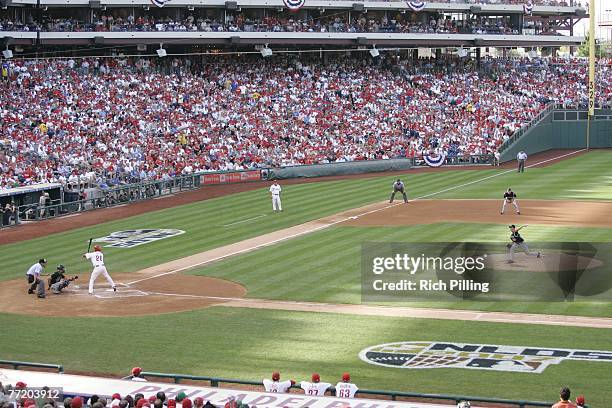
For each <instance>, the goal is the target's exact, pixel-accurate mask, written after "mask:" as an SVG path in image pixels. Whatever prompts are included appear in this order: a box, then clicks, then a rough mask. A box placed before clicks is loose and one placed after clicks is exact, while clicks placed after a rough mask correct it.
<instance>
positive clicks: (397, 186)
mask: <svg viewBox="0 0 612 408" xmlns="http://www.w3.org/2000/svg"><path fill="white" fill-rule="evenodd" d="M397 192H400V193H402V196H403V197H404V203H407V202H408V195H407V194H406V189H405V187H404V183H403V182H402V180H400V179H397V181H396V182H395V183H393V192H392V193H391V198H390V199H389V203H392V202H393V199H394V198H395V193H397Z"/></svg>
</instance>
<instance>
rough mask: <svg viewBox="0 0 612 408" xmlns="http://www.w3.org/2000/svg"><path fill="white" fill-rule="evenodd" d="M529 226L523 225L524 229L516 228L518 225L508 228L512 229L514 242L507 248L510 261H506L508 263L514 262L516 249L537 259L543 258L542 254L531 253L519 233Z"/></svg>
mask: <svg viewBox="0 0 612 408" xmlns="http://www.w3.org/2000/svg"><path fill="white" fill-rule="evenodd" d="M528 226H529V225H523V226H522V227H518V228H516V225H514V224H513V225H510V226H508V228H510V241H512V243H510V244H508V245H507V246H506V247H507V248H508V259H507V260H506V262H508V263H513V262H514V251H515V250H516V248H521V249H522V250H523V251H524V252H525V253H526V254H527V255H528V256H535V257H537V258H539V257H541V256H542V254H541V253H540V252H530V251H529V247H528V246H527V243H526V242H525V240H524V239H523V237H521V234H520V233H519V231H520V230H522V229H523V228H525V227H528Z"/></svg>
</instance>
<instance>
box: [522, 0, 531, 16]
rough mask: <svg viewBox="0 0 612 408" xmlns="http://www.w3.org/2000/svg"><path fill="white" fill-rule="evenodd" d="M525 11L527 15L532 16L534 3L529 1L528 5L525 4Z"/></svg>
mask: <svg viewBox="0 0 612 408" xmlns="http://www.w3.org/2000/svg"><path fill="white" fill-rule="evenodd" d="M523 11H524V12H525V14H527V15H529V16H530V15H531V12H532V11H533V3H532V2H531V1H528V2H527V3H525V4H523Z"/></svg>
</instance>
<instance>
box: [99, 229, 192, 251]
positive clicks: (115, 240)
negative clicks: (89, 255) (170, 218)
mask: <svg viewBox="0 0 612 408" xmlns="http://www.w3.org/2000/svg"><path fill="white" fill-rule="evenodd" d="M184 233H185V231H183V230H179V229H135V230H125V231H116V232H113V233H111V234H110V235H107V236H105V237H101V238H96V239H94V242H104V243H106V244H107V245H104V246H105V247H107V248H133V247H135V246H138V245H142V244H148V243H149V242H153V241H159V240H160V239H166V238H170V237H175V236H177V235H181V234H184Z"/></svg>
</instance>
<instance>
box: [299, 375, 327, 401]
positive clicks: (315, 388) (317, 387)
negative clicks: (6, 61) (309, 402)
mask: <svg viewBox="0 0 612 408" xmlns="http://www.w3.org/2000/svg"><path fill="white" fill-rule="evenodd" d="M329 387H331V384H330V383H326V382H321V376H320V375H319V374H317V373H314V374H313V375H312V382H308V381H302V382H301V383H300V388H301V389H303V390H304V394H306V395H314V396H317V397H322V396H323V395H325V391H327V389H328V388H329Z"/></svg>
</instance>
